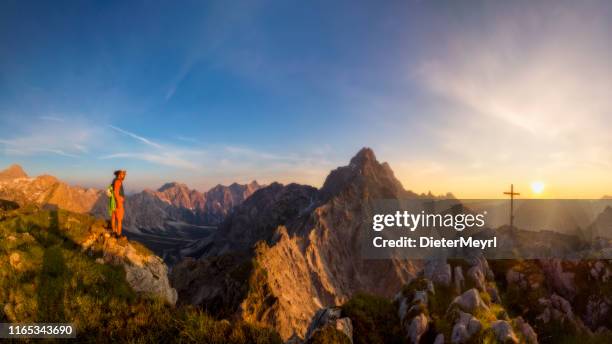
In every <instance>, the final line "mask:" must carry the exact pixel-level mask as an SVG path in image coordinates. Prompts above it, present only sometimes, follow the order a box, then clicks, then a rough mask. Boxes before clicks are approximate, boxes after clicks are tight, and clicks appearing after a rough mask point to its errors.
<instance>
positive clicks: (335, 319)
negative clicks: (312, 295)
mask: <svg viewBox="0 0 612 344" xmlns="http://www.w3.org/2000/svg"><path fill="white" fill-rule="evenodd" d="M341 313H342V310H341V309H340V308H338V307H329V308H321V309H319V310H318V311H317V312H316V313H315V315H314V317H313V318H312V321H311V323H310V326H308V330H307V331H306V337H305V338H306V342H308V340H310V338H312V336H313V335H314V334H315V333H316V332H317V331H320V330H322V329H323V328H325V327H327V326H333V327H334V328H335V329H337V330H338V331H340V332H342V333H344V334H345V335H346V336H347V337H348V338H349V340H350V342H351V343H352V342H353V323H352V322H351V319H349V318H347V317H345V318H341V317H340V316H341Z"/></svg>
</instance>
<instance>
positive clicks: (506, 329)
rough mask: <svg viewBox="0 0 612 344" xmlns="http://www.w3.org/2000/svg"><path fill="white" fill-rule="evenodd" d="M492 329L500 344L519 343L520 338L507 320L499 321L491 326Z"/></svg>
mask: <svg viewBox="0 0 612 344" xmlns="http://www.w3.org/2000/svg"><path fill="white" fill-rule="evenodd" d="M491 328H492V329H493V332H494V333H495V339H497V341H498V342H499V343H518V342H519V341H518V338H517V337H516V334H515V333H514V330H513V329H512V326H511V325H510V323H508V322H507V321H505V320H497V321H494V322H493V323H492V324H491Z"/></svg>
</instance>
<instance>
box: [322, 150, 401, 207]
mask: <svg viewBox="0 0 612 344" xmlns="http://www.w3.org/2000/svg"><path fill="white" fill-rule="evenodd" d="M347 188H356V190H359V194H368V195H372V196H377V197H379V198H395V197H397V196H399V195H403V194H405V193H406V191H405V190H404V188H403V187H402V185H401V183H400V182H399V181H398V180H397V179H396V178H395V176H394V174H393V170H392V169H391V167H390V166H389V165H388V164H387V163H380V162H378V160H376V155H374V151H373V150H372V149H371V148H367V147H364V148H362V149H361V150H360V151H359V152H358V153H357V154H356V155H355V156H354V157H353V158H352V159H351V162H350V163H349V165H348V166H343V167H339V168H337V169H335V170H333V171H331V173H330V174H329V175H328V176H327V178H326V179H325V183H323V187H322V188H321V192H320V195H321V199H323V200H327V199H329V198H330V197H332V196H334V195H338V194H339V193H340V192H341V191H343V190H345V189H347ZM366 189H369V191H366Z"/></svg>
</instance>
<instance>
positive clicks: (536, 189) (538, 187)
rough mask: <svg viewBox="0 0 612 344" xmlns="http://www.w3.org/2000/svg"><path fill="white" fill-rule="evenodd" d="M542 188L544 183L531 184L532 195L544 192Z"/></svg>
mask: <svg viewBox="0 0 612 344" xmlns="http://www.w3.org/2000/svg"><path fill="white" fill-rule="evenodd" d="M544 186H545V185H544V183H543V182H540V181H535V182H531V191H532V192H533V193H534V194H536V195H539V194H541V193H542V192H544Z"/></svg>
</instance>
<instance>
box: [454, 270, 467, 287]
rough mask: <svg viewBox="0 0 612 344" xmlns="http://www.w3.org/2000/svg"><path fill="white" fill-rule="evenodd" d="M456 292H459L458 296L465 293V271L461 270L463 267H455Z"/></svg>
mask: <svg viewBox="0 0 612 344" xmlns="http://www.w3.org/2000/svg"><path fill="white" fill-rule="evenodd" d="M454 276H455V280H454V283H455V291H456V292H457V294H460V293H461V292H462V291H463V288H464V287H465V278H464V277H463V269H462V268H461V266H455V274H454Z"/></svg>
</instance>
